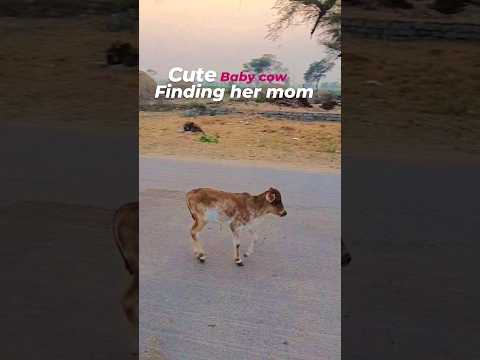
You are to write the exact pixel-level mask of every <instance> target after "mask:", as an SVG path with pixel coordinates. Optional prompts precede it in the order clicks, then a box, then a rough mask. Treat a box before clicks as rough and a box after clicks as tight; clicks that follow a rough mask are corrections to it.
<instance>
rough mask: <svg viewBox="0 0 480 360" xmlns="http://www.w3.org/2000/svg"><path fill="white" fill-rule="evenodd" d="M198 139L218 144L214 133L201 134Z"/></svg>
mask: <svg viewBox="0 0 480 360" xmlns="http://www.w3.org/2000/svg"><path fill="white" fill-rule="evenodd" d="M199 141H200V142H203V143H207V144H218V137H216V136H215V135H208V134H203V135H202V136H200V139H199Z"/></svg>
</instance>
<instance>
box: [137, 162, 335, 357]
mask: <svg viewBox="0 0 480 360" xmlns="http://www.w3.org/2000/svg"><path fill="white" fill-rule="evenodd" d="M202 186H211V187H217V188H222V189H225V190H227V191H248V192H251V193H257V192H261V191H264V190H265V189H266V188H268V187H269V186H275V187H278V188H279V189H280V190H281V192H282V195H283V198H284V204H285V207H286V208H287V210H288V215H287V216H286V217H285V218H276V217H270V218H268V219H267V220H265V221H264V222H263V223H262V224H261V225H260V226H259V227H258V233H259V235H260V239H261V240H260V244H259V246H258V247H257V248H256V252H255V253H254V254H253V256H252V257H250V258H248V259H247V261H245V266H244V267H242V268H239V267H236V266H235V265H234V264H233V260H232V243H231V236H230V234H229V233H228V230H227V229H226V228H224V229H220V227H219V226H218V225H215V224H214V225H211V226H209V228H208V229H207V230H206V231H204V232H203V233H202V234H201V235H203V236H202V237H201V238H202V240H203V243H204V246H205V249H206V252H207V257H208V258H207V262H206V263H205V264H199V263H197V262H195V261H194V259H193V255H192V250H191V245H190V239H189V226H190V223H191V218H190V216H189V214H188V212H187V210H186V208H185V205H184V193H185V192H186V191H188V190H190V189H191V188H194V187H202ZM140 201H141V203H140V204H141V205H140V206H141V208H140V222H141V223H140V226H141V230H140V231H141V240H140V241H141V243H140V256H141V281H140V318H141V319H140V321H141V325H140V347H141V351H142V358H143V359H155V358H157V357H156V355H155V353H156V351H157V350H158V349H161V351H162V352H163V353H164V354H165V356H166V357H167V359H168V360H176V359H179V360H180V359H185V360H197V359H198V360H200V359H202V360H203V359H204V360H215V359H219V360H229V359H231V360H256V359H262V360H264V359H291V360H294V359H295V360H300V359H302V360H322V359H340V319H341V317H340V308H341V305H340V265H339V260H340V257H339V254H340V175H339V173H332V172H325V173H319V172H317V173H305V172H301V171H293V170H278V169H267V168H257V167H249V166H230V165H218V164H213V163H200V162H183V161H182V162H179V161H173V160H166V159H152V158H142V159H141V162H140ZM242 239H243V242H242V245H243V246H244V247H245V244H246V243H247V241H248V240H249V238H248V234H244V235H243V236H242Z"/></svg>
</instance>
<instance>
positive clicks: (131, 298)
mask: <svg viewBox="0 0 480 360" xmlns="http://www.w3.org/2000/svg"><path fill="white" fill-rule="evenodd" d="M138 230H139V225H138V202H133V203H128V204H125V205H123V206H122V207H120V208H119V209H118V210H117V211H116V212H115V215H114V216H113V238H114V240H115V244H116V245H117V248H118V250H119V252H120V255H121V256H122V259H123V261H124V264H125V268H126V269H127V271H128V272H129V274H130V275H131V276H132V280H131V283H130V285H129V287H128V288H127V291H126V292H125V294H124V295H123V298H122V306H123V311H124V312H125V315H126V317H127V320H128V322H129V324H130V327H131V329H132V333H133V335H134V349H133V353H135V354H137V353H138V325H139V319H138V284H139V282H138V277H139V273H138V272H139V268H138V262H139V260H138Z"/></svg>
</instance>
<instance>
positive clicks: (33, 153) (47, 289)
mask: <svg viewBox="0 0 480 360" xmlns="http://www.w3.org/2000/svg"><path fill="white" fill-rule="evenodd" d="M0 39H1V40H0V43H1V55H0V73H1V80H2V81H1V82H0V93H1V96H0V118H1V130H0V157H1V163H2V171H1V174H2V175H1V177H0V178H1V180H2V184H1V190H0V194H1V196H0V212H1V216H0V228H1V229H2V241H3V245H2V249H1V250H0V252H1V258H2V261H1V265H2V271H1V272H0V274H1V275H0V279H1V280H0V281H1V283H2V289H3V290H2V297H1V298H2V299H1V304H2V309H3V310H2V315H1V323H2V328H1V331H2V336H1V337H2V346H1V349H0V357H1V358H3V359H71V360H73V359H82V360H84V359H127V358H131V355H130V353H131V352H132V350H131V347H133V348H134V344H135V343H136V342H137V339H135V335H134V333H131V329H130V328H129V324H128V322H127V321H126V318H125V314H124V310H123V307H122V297H123V296H124V293H125V291H126V290H127V288H128V287H129V286H130V287H131V286H133V285H131V284H132V278H131V276H130V275H129V274H128V272H127V271H126V270H125V267H124V263H123V260H122V258H121V255H120V254H119V252H118V249H117V247H116V245H115V242H114V239H113V234H112V219H113V216H114V213H115V210H116V209H117V208H119V207H120V206H122V205H123V204H125V203H129V202H136V201H138V66H137V64H138V3H137V2H136V1H115V0H85V1H79V0H74V1H67V0H55V1H53V0H29V1H24V0H18V1H14V0H7V1H2V2H1V3H0ZM137 286H138V284H137ZM137 294H138V290H137ZM137 296H138V295H137ZM130 343H133V345H130Z"/></svg>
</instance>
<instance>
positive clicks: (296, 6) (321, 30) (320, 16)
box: [267, 0, 341, 54]
mask: <svg viewBox="0 0 480 360" xmlns="http://www.w3.org/2000/svg"><path fill="white" fill-rule="evenodd" d="M274 9H275V10H277V13H278V18H277V19H276V20H275V21H274V22H273V23H271V24H270V25H269V27H268V35H267V37H268V38H270V39H277V38H278V37H279V36H280V33H281V32H282V31H283V30H285V29H287V28H288V27H290V26H293V25H297V21H298V20H300V21H301V22H302V23H306V24H310V25H311V30H310V35H311V36H313V35H315V34H317V35H318V37H319V39H320V41H321V42H322V43H323V44H324V45H325V46H327V47H328V48H329V49H330V50H331V51H332V53H334V54H339V53H340V50H341V18H340V0H277V1H276V3H275V6H274Z"/></svg>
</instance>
